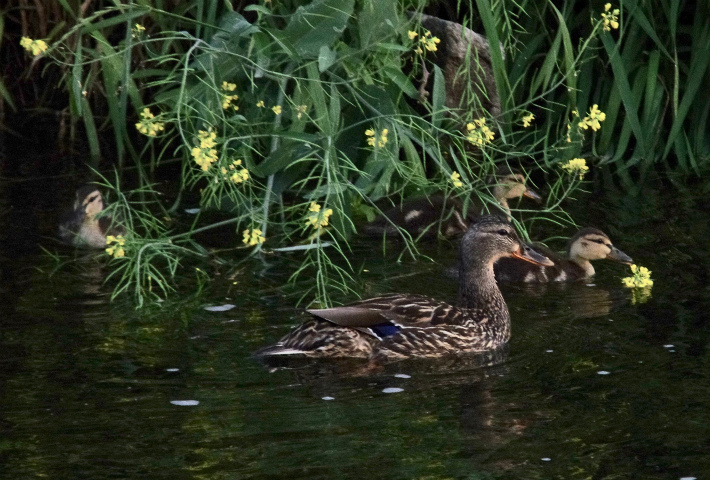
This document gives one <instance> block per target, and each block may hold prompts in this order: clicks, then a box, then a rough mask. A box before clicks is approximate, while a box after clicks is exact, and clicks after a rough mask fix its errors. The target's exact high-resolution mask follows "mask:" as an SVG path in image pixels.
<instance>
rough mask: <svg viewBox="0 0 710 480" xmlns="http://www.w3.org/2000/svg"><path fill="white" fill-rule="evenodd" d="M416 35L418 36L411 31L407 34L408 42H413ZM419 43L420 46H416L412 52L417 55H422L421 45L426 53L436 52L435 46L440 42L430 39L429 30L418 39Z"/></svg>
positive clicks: (436, 38)
mask: <svg viewBox="0 0 710 480" xmlns="http://www.w3.org/2000/svg"><path fill="white" fill-rule="evenodd" d="M418 35H419V34H418V33H417V32H413V31H411V30H410V31H409V32H407V36H408V37H409V39H410V40H414V39H415V38H416V37H417V36H418ZM419 43H420V45H417V48H416V49H415V50H414V51H415V52H417V53H418V54H422V53H424V50H422V45H423V46H424V48H425V49H426V50H427V51H428V52H436V48H437V47H436V46H437V45H438V44H439V43H441V40H439V38H438V37H432V36H431V32H430V31H429V30H425V31H424V35H422V36H421V37H420V38H419Z"/></svg>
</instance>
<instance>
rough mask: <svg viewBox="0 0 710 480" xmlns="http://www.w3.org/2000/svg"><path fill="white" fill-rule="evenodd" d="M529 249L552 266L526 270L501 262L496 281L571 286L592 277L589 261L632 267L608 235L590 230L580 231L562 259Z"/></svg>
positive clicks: (546, 250) (546, 251) (547, 251)
mask: <svg viewBox="0 0 710 480" xmlns="http://www.w3.org/2000/svg"><path fill="white" fill-rule="evenodd" d="M532 248H534V249H535V250H537V251H539V252H540V253H542V254H543V255H545V256H547V257H548V258H549V259H550V260H552V262H553V263H554V265H552V266H538V265H530V266H528V265H526V264H522V265H521V264H519V262H512V261H510V260H509V259H506V258H501V259H500V261H499V262H498V263H496V264H495V267H494V271H495V275H496V279H497V280H498V281H501V282H529V283H544V282H574V281H577V280H586V279H588V278H589V277H591V276H592V275H594V267H593V266H592V263H591V262H592V260H600V259H608V260H614V261H617V262H620V263H623V264H627V265H631V264H632V263H633V260H632V259H631V257H629V256H628V255H626V254H625V253H624V252H622V251H621V250H619V249H618V248H616V247H615V246H614V245H613V244H612V243H611V240H609V236H608V235H607V234H605V233H604V232H602V231H601V230H599V229H596V228H590V227H588V228H583V229H581V230H580V231H579V232H577V234H576V235H574V236H573V237H572V238H570V240H569V242H568V243H567V253H566V255H565V256H562V255H560V254H558V253H555V252H553V251H552V250H550V249H549V248H547V247H544V246H542V245H538V244H534V245H533V246H532Z"/></svg>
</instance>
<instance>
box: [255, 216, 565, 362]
mask: <svg viewBox="0 0 710 480" xmlns="http://www.w3.org/2000/svg"><path fill="white" fill-rule="evenodd" d="M460 255H461V261H460V264H461V269H460V281H459V302H458V303H459V305H458V306H452V305H448V304H446V303H444V302H441V301H438V300H434V299H431V298H428V297H423V296H419V295H400V294H391V295H383V296H381V297H375V298H371V299H369V300H362V301H359V302H355V303H352V304H350V305H346V306H343V307H336V308H326V309H322V310H308V313H310V314H311V315H312V316H313V318H312V319H311V320H309V321H307V322H305V323H303V324H301V325H300V326H298V327H296V328H295V329H294V330H293V331H291V332H290V333H289V334H288V335H286V336H285V337H283V338H282V339H281V340H279V341H278V342H277V343H276V344H275V345H273V346H270V347H266V348H264V349H262V350H261V351H259V352H257V355H260V356H271V355H294V354H298V355H304V356H311V357H360V358H371V359H373V360H375V361H392V360H399V359H403V358H408V357H438V356H441V355H446V354H451V353H463V352H480V351H487V350H490V349H493V348H496V347H498V346H499V345H502V344H504V343H506V342H507V341H508V339H509V338H510V314H509V313H508V307H507V306H506V304H505V300H504V299H503V296H502V295H501V293H500V290H499V289H498V285H497V284H496V281H495V277H494V275H493V264H494V263H495V262H496V260H498V259H499V258H502V257H515V258H518V259H522V260H526V261H528V262H532V263H533V264H536V265H551V264H552V262H551V261H550V260H548V259H547V258H546V257H544V256H542V255H540V254H539V253H537V252H535V251H534V250H532V249H530V248H528V247H526V246H525V244H523V243H522V242H521V241H520V239H519V238H518V235H517V234H516V232H515V230H514V229H513V227H512V225H510V223H508V222H507V221H505V220H503V219H501V218H499V217H495V216H491V215H486V216H483V217H481V218H479V219H478V220H477V221H476V222H474V223H473V224H472V225H471V227H470V228H469V229H468V231H467V232H466V234H465V235H464V236H463V238H462V240H461V252H460Z"/></svg>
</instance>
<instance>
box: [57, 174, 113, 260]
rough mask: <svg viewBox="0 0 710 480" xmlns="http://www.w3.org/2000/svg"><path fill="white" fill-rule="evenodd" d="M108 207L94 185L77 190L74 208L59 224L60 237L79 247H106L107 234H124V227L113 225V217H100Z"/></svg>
mask: <svg viewBox="0 0 710 480" xmlns="http://www.w3.org/2000/svg"><path fill="white" fill-rule="evenodd" d="M105 207H106V205H105V203H104V199H103V196H102V195H101V192H100V191H99V189H98V188H96V187H95V186H93V185H84V186H83V187H81V188H79V189H78V190H77V191H76V198H75V200H74V209H73V210H72V211H71V212H70V213H68V214H67V215H65V218H64V220H63V221H62V222H61V223H60V225H59V238H61V239H62V241H64V242H65V243H69V244H71V245H74V246H77V247H91V248H106V235H107V234H110V235H122V234H123V233H124V229H123V228H122V227H120V226H116V225H113V218H112V217H110V216H108V215H104V216H102V217H98V218H97V216H98V214H99V213H101V212H102V211H103V210H104V208H105Z"/></svg>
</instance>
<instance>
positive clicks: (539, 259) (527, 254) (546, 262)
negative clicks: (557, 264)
mask: <svg viewBox="0 0 710 480" xmlns="http://www.w3.org/2000/svg"><path fill="white" fill-rule="evenodd" d="M512 256H513V257H514V258H519V259H520V260H525V261H526V262H530V263H534V264H535V265H542V266H543V267H551V266H553V265H554V263H553V262H552V260H550V259H549V258H547V257H546V256H545V255H542V254H540V253H537V252H536V251H535V250H533V249H532V248H530V247H528V246H527V245H526V246H521V247H520V248H519V249H518V251H517V252H513V255H512Z"/></svg>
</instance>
